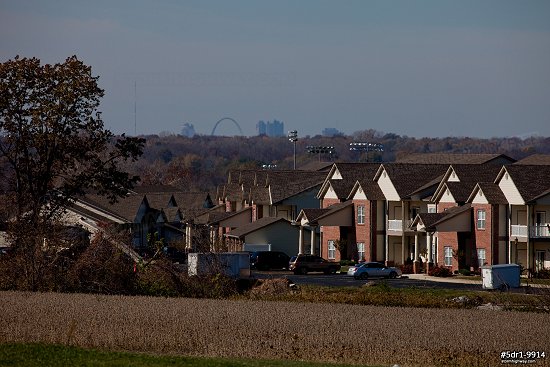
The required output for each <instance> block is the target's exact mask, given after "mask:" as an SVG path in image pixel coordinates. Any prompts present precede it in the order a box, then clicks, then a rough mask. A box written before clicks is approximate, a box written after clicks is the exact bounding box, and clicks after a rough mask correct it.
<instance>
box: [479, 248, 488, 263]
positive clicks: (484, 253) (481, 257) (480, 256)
mask: <svg viewBox="0 0 550 367" xmlns="http://www.w3.org/2000/svg"><path fill="white" fill-rule="evenodd" d="M482 255H483V256H482ZM485 260H487V250H485V249H484V248H478V249H477V262H478V266H480V267H481V266H483V265H484V264H485Z"/></svg>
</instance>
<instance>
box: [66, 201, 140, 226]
mask: <svg viewBox="0 0 550 367" xmlns="http://www.w3.org/2000/svg"><path fill="white" fill-rule="evenodd" d="M144 201H145V202H146V201H147V199H146V198H145V195H141V194H128V195H127V196H125V197H123V198H119V199H118V201H117V202H116V203H111V202H110V201H109V199H107V198H106V197H104V196H100V195H96V194H88V195H86V196H84V197H81V198H79V199H78V201H77V203H75V204H73V205H72V206H71V208H72V209H73V210H86V211H87V213H88V216H89V217H91V218H96V217H97V218H96V219H99V220H102V219H105V218H108V217H113V218H118V220H120V221H121V222H126V223H133V222H134V219H135V218H136V214H137V212H138V210H139V208H140V206H141V204H142V203H143V202H144ZM78 202H79V203H82V204H84V205H85V206H87V207H89V209H85V208H79V205H78ZM83 214H84V213H83Z"/></svg>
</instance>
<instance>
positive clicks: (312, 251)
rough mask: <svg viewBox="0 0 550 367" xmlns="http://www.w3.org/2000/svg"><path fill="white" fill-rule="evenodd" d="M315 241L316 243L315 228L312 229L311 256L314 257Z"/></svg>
mask: <svg viewBox="0 0 550 367" xmlns="http://www.w3.org/2000/svg"><path fill="white" fill-rule="evenodd" d="M315 241H316V233H315V227H311V254H312V255H316V253H315V252H316V251H315Z"/></svg>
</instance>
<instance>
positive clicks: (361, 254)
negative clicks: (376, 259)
mask: <svg viewBox="0 0 550 367" xmlns="http://www.w3.org/2000/svg"><path fill="white" fill-rule="evenodd" d="M357 258H358V260H364V259H365V243H364V242H358V243H357Z"/></svg>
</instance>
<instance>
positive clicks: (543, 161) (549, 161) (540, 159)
mask: <svg viewBox="0 0 550 367" xmlns="http://www.w3.org/2000/svg"><path fill="white" fill-rule="evenodd" d="M520 164H527V165H543V166H550V155H549V154H533V155H530V156H528V157H525V158H523V159H520V160H519V161H517V162H516V163H514V165H520Z"/></svg>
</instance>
